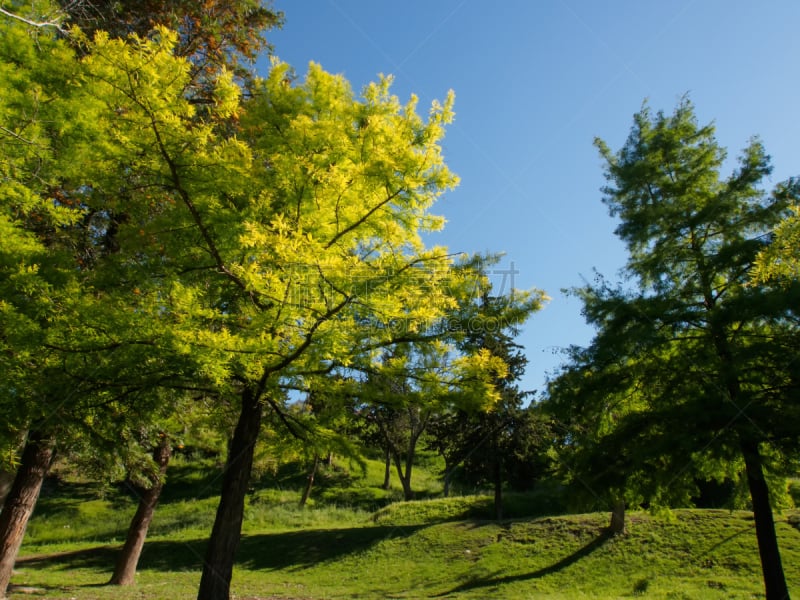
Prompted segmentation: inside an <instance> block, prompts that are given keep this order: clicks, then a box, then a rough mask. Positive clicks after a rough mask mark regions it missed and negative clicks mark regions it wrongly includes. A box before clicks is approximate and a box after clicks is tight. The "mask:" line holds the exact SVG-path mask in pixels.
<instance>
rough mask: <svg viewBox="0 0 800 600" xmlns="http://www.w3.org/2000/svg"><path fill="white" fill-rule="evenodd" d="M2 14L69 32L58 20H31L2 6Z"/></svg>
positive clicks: (27, 23)
mask: <svg viewBox="0 0 800 600" xmlns="http://www.w3.org/2000/svg"><path fill="white" fill-rule="evenodd" d="M0 14H2V15H5V16H7V17H9V18H11V19H16V20H17V21H22V22H23V23H25V24H26V25H30V26H31V27H54V28H56V29H57V30H58V31H60V32H61V33H67V30H66V29H64V28H63V27H62V26H61V23H58V22H57V21H31V20H30V19H26V18H25V17H21V16H19V15H15V14H14V13H12V12H9V11H7V10H6V9H5V8H2V7H0Z"/></svg>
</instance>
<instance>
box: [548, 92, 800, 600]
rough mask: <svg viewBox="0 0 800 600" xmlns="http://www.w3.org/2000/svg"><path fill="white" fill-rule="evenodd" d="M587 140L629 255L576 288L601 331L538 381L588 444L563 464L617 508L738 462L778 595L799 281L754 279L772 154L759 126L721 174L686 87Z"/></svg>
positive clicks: (769, 204)
mask: <svg viewBox="0 0 800 600" xmlns="http://www.w3.org/2000/svg"><path fill="white" fill-rule="evenodd" d="M597 145H598V147H599V149H600V152H601V154H602V156H603V158H604V159H605V161H606V165H607V166H606V176H607V179H608V181H609V186H608V187H607V188H605V189H604V192H605V198H604V202H605V203H606V204H607V206H608V207H609V209H610V212H611V214H612V215H613V216H615V217H617V218H619V220H620V224H619V226H618V227H617V235H618V236H619V237H620V238H621V239H622V240H623V241H624V242H625V243H626V245H627V247H628V251H629V255H630V256H629V259H628V263H627V266H626V269H625V272H626V274H627V275H628V279H627V280H626V281H625V283H624V284H623V285H621V286H618V287H612V286H609V285H606V284H604V283H603V282H602V281H601V282H600V283H599V284H597V285H588V286H586V287H585V288H582V289H581V290H579V292H578V293H579V294H580V296H581V297H582V299H583V302H584V314H585V315H586V317H587V319H588V321H589V322H590V323H591V324H593V325H595V327H597V329H598V332H597V335H596V337H595V339H594V341H593V342H592V344H591V346H589V348H587V349H585V350H581V349H576V350H575V352H574V353H573V361H572V363H571V364H570V365H568V366H567V367H566V368H565V370H564V372H563V373H562V374H561V375H560V376H559V377H557V378H556V379H555V380H554V382H553V385H552V386H551V389H550V396H551V402H552V403H553V405H554V406H558V405H559V404H560V410H561V414H565V413H566V414H569V413H570V412H571V413H572V415H573V416H576V415H581V414H582V415H583V416H582V417H579V418H577V419H576V420H575V421H574V422H577V423H581V424H582V425H581V427H583V428H584V429H585V430H586V431H587V433H588V435H582V433H581V431H580V429H572V430H570V432H569V433H568V435H567V437H566V446H565V447H566V448H567V449H568V450H569V451H570V452H574V453H575V455H576V456H583V457H584V458H585V460H581V461H578V462H576V464H582V465H583V466H584V469H581V470H580V471H579V472H578V473H577V474H576V475H577V476H576V479H579V480H580V481H582V482H583V484H584V485H586V486H588V487H590V488H592V489H593V490H595V491H596V492H598V493H599V492H600V491H602V490H606V489H616V494H617V497H618V500H619V502H618V503H617V504H621V506H618V507H617V508H618V509H620V508H621V509H624V500H625V499H626V494H627V495H630V494H634V495H641V496H644V498H643V499H644V500H645V501H648V500H655V501H657V500H658V498H659V496H661V497H668V496H669V495H671V494H674V493H675V492H676V490H677V491H678V492H679V493H684V494H685V495H687V496H688V495H689V492H690V491H691V488H690V484H689V482H692V481H694V476H696V475H703V474H704V475H706V476H710V475H712V474H713V473H715V472H716V473H720V472H721V471H726V470H727V471H730V470H732V469H736V468H737V467H739V466H741V468H743V470H744V476H745V478H746V480H747V484H748V487H749V491H750V498H751V502H752V506H753V512H754V516H755V524H756V537H757V539H758V546H759V552H760V556H761V563H762V568H763V573H764V582H765V585H766V590H767V597H768V598H770V599H772V598H775V599H777V598H786V597H788V591H787V588H786V582H785V579H784V575H783V568H782V565H781V559H780V552H779V549H778V544H777V539H776V536H775V528H774V522H773V517H772V509H771V506H770V492H769V489H768V486H767V472H768V471H769V470H777V471H778V472H780V469H781V462H782V461H775V460H773V457H781V458H782V460H790V459H794V458H796V457H797V454H798V448H799V447H800V446H798V444H797V442H798V437H800V428H798V426H797V424H798V423H800V419H798V418H797V413H798V410H799V409H798V407H799V406H800V404H798V402H797V397H798V393H800V386H799V385H798V384H799V383H800V377H798V375H800V371H799V370H798V369H799V368H800V367H799V366H798V363H797V361H796V359H795V356H796V352H795V351H794V350H793V348H796V345H797V342H798V329H797V322H796V319H795V318H794V317H793V316H792V314H793V311H794V310H795V307H796V306H797V305H798V298H799V296H798V294H799V293H800V287H798V285H796V284H795V285H793V286H789V288H787V289H782V290H780V291H779V292H778V291H776V290H772V289H769V288H763V287H756V286H752V285H749V273H750V270H751V268H752V265H753V263H754V261H755V260H756V257H757V255H758V253H759V252H760V251H761V250H763V249H764V247H765V245H766V243H767V241H768V235H767V234H768V233H769V232H770V231H771V230H772V229H773V228H774V227H775V226H776V225H777V224H778V223H780V222H781V221H782V219H783V218H784V217H785V216H786V214H787V207H788V206H789V203H790V198H789V197H787V195H786V194H783V193H775V194H772V195H768V194H766V193H765V192H764V191H763V190H762V189H761V188H760V187H759V185H760V184H761V182H762V181H763V179H764V177H765V176H766V175H767V174H768V173H769V172H770V167H769V162H768V159H767V156H766V155H765V153H764V150H763V148H762V146H761V144H760V143H759V142H757V141H753V142H751V143H750V145H749V146H747V148H745V150H744V152H743V153H742V155H741V157H740V159H739V167H738V169H737V170H736V171H735V172H734V173H733V174H732V175H731V176H730V177H728V178H727V179H722V178H721V177H720V174H719V170H720V167H721V165H722V163H723V161H724V159H725V152H724V150H723V149H722V148H720V147H719V145H718V144H717V142H716V140H715V139H714V129H713V127H712V126H699V125H698V124H697V121H696V118H695V115H694V109H693V107H692V105H691V103H690V102H689V101H688V100H683V101H681V103H680V104H679V105H678V107H677V108H676V109H675V112H674V113H673V114H672V115H665V114H663V113H660V112H659V113H657V114H652V113H651V112H650V111H649V110H648V109H647V108H646V107H645V108H644V109H643V110H642V111H641V112H639V113H638V114H637V115H636V116H635V117H634V125H633V128H632V130H631V133H630V135H629V137H628V139H627V141H626V143H625V145H624V146H623V148H622V149H621V150H620V151H619V152H617V153H613V152H612V151H611V150H610V149H609V148H608V147H607V146H606V144H604V143H603V142H602V141H599V140H598V141H597ZM587 467H588V468H587ZM592 468H595V470H594V471H593V472H592V470H591V469H592ZM628 497H629V496H628ZM687 499H688V498H687ZM615 513H617V514H616V515H615V516H616V517H617V519H616V520H617V521H618V520H619V519H618V517H619V514H618V513H619V510H617V511H615ZM612 523H613V521H612ZM617 525H619V523H617Z"/></svg>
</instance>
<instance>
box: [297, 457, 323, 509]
mask: <svg viewBox="0 0 800 600" xmlns="http://www.w3.org/2000/svg"><path fill="white" fill-rule="evenodd" d="M317 467H319V455H318V454H314V464H312V465H311V470H310V471H309V472H308V481H307V482H306V487H305V489H304V490H303V495H302V496H301V497H300V507H301V508H302V507H303V506H305V505H306V502H308V499H309V497H310V496H311V490H312V488H313V487H314V477H316V475H317Z"/></svg>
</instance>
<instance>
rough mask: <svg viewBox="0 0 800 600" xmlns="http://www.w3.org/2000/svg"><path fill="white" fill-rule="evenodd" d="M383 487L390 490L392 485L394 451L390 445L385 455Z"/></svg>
mask: <svg viewBox="0 0 800 600" xmlns="http://www.w3.org/2000/svg"><path fill="white" fill-rule="evenodd" d="M383 464H384V469H383V486H382V487H383V489H384V490H388V489H389V488H391V487H392V451H391V450H390V448H389V446H386V449H385V454H384V457H383Z"/></svg>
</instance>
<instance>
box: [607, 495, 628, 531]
mask: <svg viewBox="0 0 800 600" xmlns="http://www.w3.org/2000/svg"><path fill="white" fill-rule="evenodd" d="M608 531H609V533H611V534H613V535H622V534H624V533H625V501H624V500H618V501H617V503H616V504H615V505H614V508H613V509H612V510H611V523H609V525H608Z"/></svg>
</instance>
